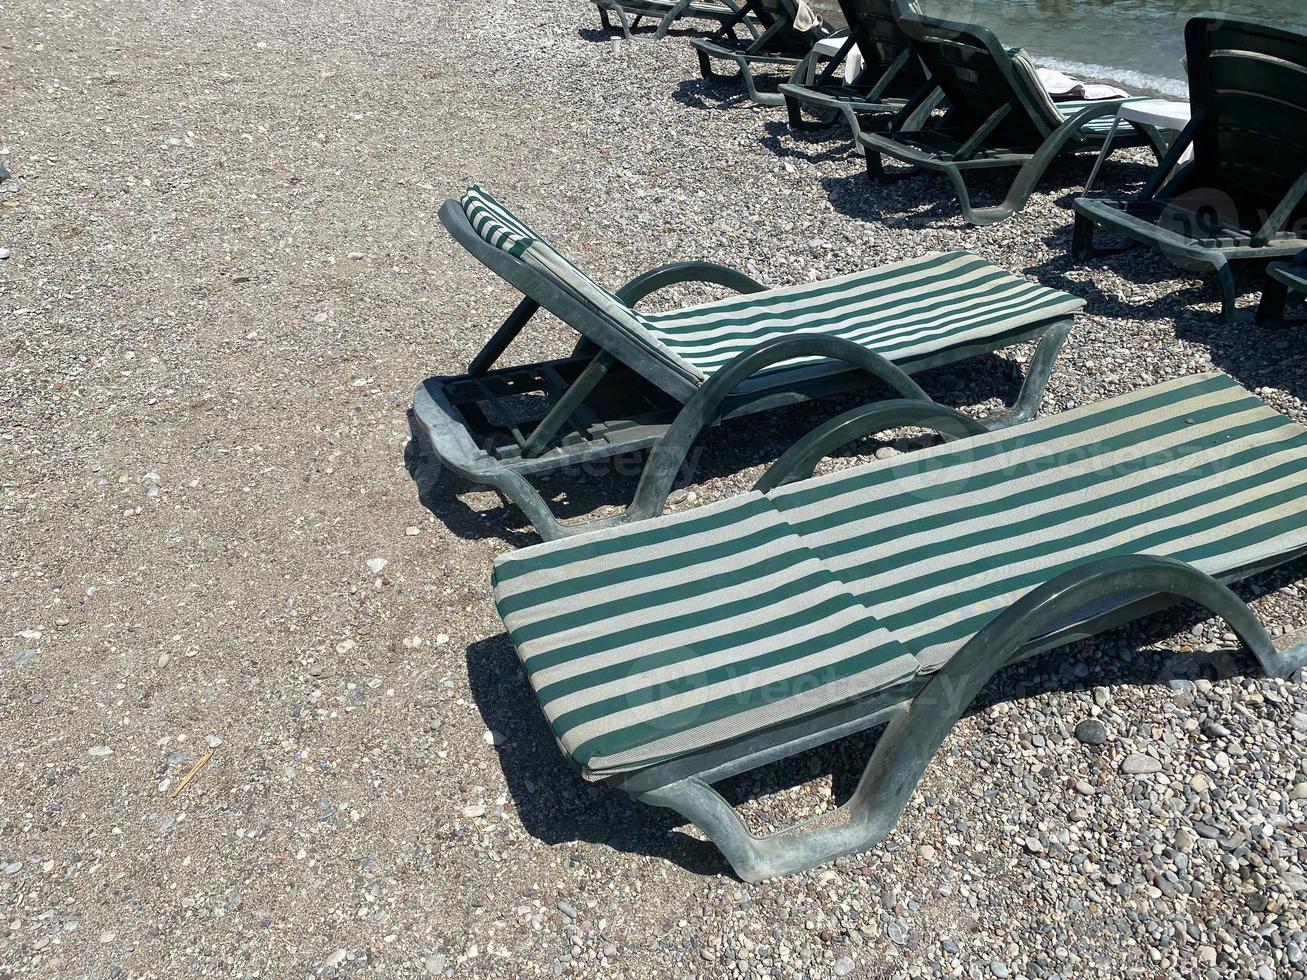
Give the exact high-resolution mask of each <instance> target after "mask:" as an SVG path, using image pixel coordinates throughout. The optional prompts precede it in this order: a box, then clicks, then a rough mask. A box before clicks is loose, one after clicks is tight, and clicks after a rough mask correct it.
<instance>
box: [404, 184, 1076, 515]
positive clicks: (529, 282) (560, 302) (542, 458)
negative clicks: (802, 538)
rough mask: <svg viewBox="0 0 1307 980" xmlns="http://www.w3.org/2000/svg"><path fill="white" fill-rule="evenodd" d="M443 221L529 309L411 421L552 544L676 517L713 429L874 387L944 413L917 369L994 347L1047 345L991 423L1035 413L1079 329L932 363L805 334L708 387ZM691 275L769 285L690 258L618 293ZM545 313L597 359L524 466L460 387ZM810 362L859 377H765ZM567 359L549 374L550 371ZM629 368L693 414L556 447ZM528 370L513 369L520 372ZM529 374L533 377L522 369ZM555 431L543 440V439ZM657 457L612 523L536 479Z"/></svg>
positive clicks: (790, 373)
mask: <svg viewBox="0 0 1307 980" xmlns="http://www.w3.org/2000/svg"><path fill="white" fill-rule="evenodd" d="M440 220H441V223H442V224H444V225H445V227H446V228H447V229H448V230H449V232H450V234H451V235H453V237H454V239H455V240H456V241H458V242H459V244H461V245H462V246H463V247H464V248H466V249H467V250H468V251H469V252H470V253H471V254H472V255H473V256H475V257H476V258H477V259H478V260H479V261H480V262H482V263H483V264H484V265H486V266H487V267H488V268H490V269H491V270H492V271H494V272H495V273H496V274H498V275H499V276H501V277H502V278H503V279H504V280H505V281H506V282H508V283H510V284H511V285H512V286H514V287H515V288H516V289H517V290H519V291H520V292H521V293H522V294H523V299H522V301H521V302H520V303H519V304H518V306H517V308H516V309H515V310H514V311H513V313H512V314H510V316H509V317H508V319H507V320H505V322H504V324H503V325H502V326H501V327H500V328H499V329H498V330H497V331H496V332H495V334H494V335H493V336H492V337H491V338H490V340H489V341H488V342H487V344H486V346H485V348H483V350H482V351H481V352H480V353H479V354H478V355H477V356H476V357H475V358H474V359H473V361H472V363H471V365H470V366H469V370H468V373H467V374H464V375H454V376H446V377H434V378H428V379H427V380H426V381H424V382H423V383H422V384H421V385H419V386H418V388H417V391H416V392H415V393H414V396H413V409H412V411H411V412H410V413H409V425H410V429H411V431H412V433H413V441H414V445H415V446H416V448H417V450H418V451H419V452H420V453H421V454H422V455H425V456H428V457H430V458H432V459H433V460H434V461H435V462H437V463H439V464H441V465H443V466H445V467H446V468H448V469H449V470H451V471H453V472H454V473H456V474H458V475H459V476H461V477H463V478H464V479H466V480H469V481H471V482H473V483H478V484H482V485H485V486H489V487H493V488H494V489H496V490H498V491H499V492H500V493H502V494H503V495H504V496H505V497H507V498H508V499H509V500H511V501H512V502H513V503H514V504H516V505H517V506H518V507H519V508H520V509H521V511H522V512H523V514H525V515H526V517H527V519H528V520H530V521H531V523H532V524H533V525H534V526H535V528H536V529H537V531H539V533H540V535H541V537H542V538H544V539H545V540H553V539H555V538H560V537H564V536H567V535H570V534H576V533H579V532H581V531H585V530H590V529H592V528H595V527H605V526H611V525H613V524H620V523H627V522H630V521H636V520H643V519H645V518H648V517H653V516H655V515H657V514H659V513H661V512H662V509H663V507H664V505H665V504H666V501H667V497H668V495H669V494H670V493H671V491H672V488H673V484H674V482H675V480H676V476H677V474H678V473H679V472H680V469H681V467H682V465H683V464H684V462H685V459H686V457H687V456H688V454H689V451H690V448H691V447H692V445H693V443H694V441H695V439H697V438H698V436H699V434H700V433H701V432H702V431H703V430H704V429H705V428H707V427H708V426H711V425H716V424H717V423H719V422H721V421H724V420H726V419H732V418H738V417H741V416H744V415H749V414H753V413H756V412H762V411H769V410H771V409H775V408H779V407H783V406H786V405H794V404H798V403H801V402H804V401H808V400H811V399H813V398H820V397H825V396H827V395H831V394H835V393H838V392H843V391H850V390H856V389H858V388H862V387H865V386H866V385H867V384H868V383H870V382H871V381H873V380H874V381H878V382H880V383H882V384H884V385H886V386H887V387H889V388H890V389H892V390H893V391H895V392H896V393H897V394H898V395H900V396H901V397H905V398H911V399H915V400H917V401H920V402H921V403H922V404H929V405H934V404H935V403H934V402H933V401H932V400H931V399H930V396H929V395H927V394H926V392H925V391H923V390H922V389H921V387H920V386H919V385H918V384H917V383H916V382H915V381H913V380H912V377H911V376H912V375H914V374H917V373H920V372H922V371H926V370H929V369H931V368H935V367H941V366H944V365H947V364H953V363H957V362H959V361H962V360H966V359H968V358H970V357H975V356H978V355H982V354H989V353H993V352H994V351H998V350H1002V349H1004V348H1007V347H1010V346H1012V345H1014V344H1018V343H1023V342H1026V341H1038V347H1037V348H1036V350H1035V353H1034V355H1033V357H1032V358H1031V360H1030V363H1029V365H1028V367H1027V369H1026V377H1025V379H1024V381H1023V383H1022V386H1021V389H1020V391H1019V392H1018V394H1017V397H1016V399H1015V401H1014V402H1013V404H1012V406H1011V407H1010V408H1008V409H1005V410H1003V411H1001V412H998V413H996V414H995V415H993V416H992V417H991V418H990V419H989V420H988V424H989V425H990V426H1001V425H1012V424H1014V423H1017V422H1023V421H1026V420H1027V419H1030V418H1032V417H1034V415H1035V413H1036V412H1037V411H1038V409H1039V404H1040V401H1041V399H1042V398H1043V393H1044V389H1045V388H1046V387H1047V384H1048V379H1049V376H1050V375H1051V374H1052V371H1053V365H1054V362H1055V361H1056V358H1057V355H1058V353H1059V352H1060V350H1061V348H1062V345H1063V344H1064V343H1065V341H1066V338H1067V335H1068V333H1069V332H1070V329H1071V325H1072V318H1071V317H1068V316H1062V317H1054V318H1050V319H1049V320H1046V321H1042V322H1039V323H1036V324H1032V325H1030V326H1025V327H1020V328H1017V329H1014V330H1012V331H1009V332H1008V333H1006V334H1003V335H1000V336H997V337H991V338H986V339H984V340H980V341H976V342H968V343H963V344H959V345H956V346H954V347H952V348H949V349H948V350H944V351H940V352H938V353H935V354H931V355H928V356H924V357H918V358H914V359H911V360H906V361H903V362H899V363H893V362H891V361H889V360H888V359H886V358H884V357H882V356H881V355H879V354H876V353H874V352H872V351H869V350H867V349H866V348H865V347H862V346H861V345H859V344H855V343H853V342H851V341H847V340H843V339H841V338H838V337H831V336H827V335H822V334H796V335H794V336H791V337H784V338H780V339H777V340H773V341H771V342H769V343H766V344H761V345H759V346H758V347H756V348H753V349H752V350H749V351H746V352H743V353H741V354H740V355H739V356H738V357H737V358H736V359H735V360H734V361H732V362H730V363H729V364H728V365H726V366H725V367H723V368H721V369H720V370H718V371H717V372H715V373H714V374H713V376H712V377H711V378H709V379H708V381H706V382H704V383H702V384H696V383H695V382H694V381H692V380H691V379H689V378H686V377H685V376H684V375H682V374H681V373H679V372H677V371H675V370H674V369H673V368H671V367H670V366H669V365H668V364H667V363H666V362H665V361H663V360H660V359H659V358H658V357H656V356H655V355H654V354H652V353H651V352H650V351H649V350H648V349H647V348H645V347H643V346H641V345H640V344H638V343H636V342H634V341H632V340H631V339H630V337H629V336H627V335H626V334H625V333H624V332H623V331H622V330H621V329H620V328H619V327H618V326H617V325H616V324H615V323H614V322H612V321H611V320H609V319H608V318H607V317H606V316H605V315H604V314H603V313H602V312H601V311H599V310H598V309H596V308H595V307H593V306H591V305H590V304H588V303H586V302H584V301H583V300H582V299H581V298H580V297H578V296H576V295H574V294H573V293H571V292H570V291H568V290H567V289H566V288H565V287H564V286H563V285H562V284H561V283H560V282H558V281H556V280H553V279H551V278H549V277H547V276H546V275H545V274H544V273H542V272H540V271H538V270H536V269H535V268H533V267H531V266H529V265H527V264H526V263H525V262H523V261H522V260H521V259H518V258H516V257H514V256H512V255H510V254H509V253H507V252H505V251H503V250H502V249H498V248H494V247H493V246H491V245H489V244H487V243H486V242H485V241H483V240H482V239H481V238H480V236H478V235H477V233H476V231H475V230H474V229H473V228H472V226H471V225H470V224H469V223H468V220H467V217H466V215H465V214H464V213H463V209H462V208H461V207H460V205H459V203H458V202H457V201H453V200H450V201H446V202H445V203H444V205H443V206H442V207H441V209H440ZM685 281H698V282H708V283H715V284H719V285H723V286H726V287H728V288H732V289H736V290H738V291H740V292H742V293H748V292H755V291H758V290H761V289H762V288H763V287H762V286H761V285H759V284H758V283H757V282H755V281H754V280H753V279H751V278H750V277H748V276H746V275H744V274H743V273H741V272H738V271H736V270H733V269H728V268H726V267H724V266H719V265H715V264H713V263H706V262H682V263H675V264H672V265H668V266H662V267H660V268H658V269H654V270H651V271H649V272H647V273H645V274H643V275H641V276H637V277H636V278H635V279H633V280H631V281H630V282H629V283H627V284H626V286H624V287H623V288H622V289H621V290H619V291H618V296H619V298H621V299H622V300H623V301H624V302H627V303H635V302H637V301H638V300H640V299H643V298H644V297H645V296H647V295H649V294H650V293H652V292H654V291H656V290H658V289H661V288H663V287H665V286H667V285H670V284H672V283H678V282H685ZM539 309H545V310H548V311H549V312H550V313H552V314H554V315H555V316H556V317H558V318H559V319H560V320H562V321H563V322H564V323H567V324H569V325H571V326H572V327H574V328H575V329H576V330H577V331H578V332H579V333H580V334H581V335H582V341H581V344H580V345H579V346H578V354H577V359H578V360H574V361H572V363H573V366H574V367H576V366H579V363H580V362H582V361H583V362H584V368H583V370H581V372H580V374H579V375H578V377H577V380H576V382H575V384H573V386H572V387H571V388H569V389H568V390H567V391H565V392H563V393H562V394H561V395H560V396H559V397H558V398H557V399H556V400H555V401H554V402H553V403H552V407H551V408H550V410H549V412H548V413H547V414H546V416H545V418H544V419H543V420H542V421H541V422H540V423H539V424H538V425H537V427H536V430H535V431H533V432H532V433H531V435H530V436H526V437H524V439H523V445H522V451H521V452H520V454H519V455H518V456H517V457H516V458H503V457H501V456H497V455H495V454H493V453H491V452H489V451H487V449H486V448H485V447H482V446H479V445H477V444H476V441H475V440H474V439H473V437H472V435H471V427H470V426H469V424H468V421H467V419H465V418H463V416H462V415H461V414H460V412H459V411H458V410H457V408H456V407H455V404H454V399H453V398H452V397H451V396H450V394H449V392H450V390H451V387H452V386H456V385H460V384H464V383H467V382H468V381H469V380H476V379H489V378H493V377H494V376H495V374H496V372H494V371H492V370H491V368H492V366H493V364H494V362H495V361H496V360H497V359H498V358H499V357H500V356H501V355H502V354H503V353H504V351H505V349H506V348H507V347H508V345H509V343H511V342H512V340H513V338H514V337H516V336H517V334H518V333H519V332H520V331H521V330H522V328H523V327H524V326H525V325H526V324H527V322H529V320H530V318H531V316H533V315H534V314H535V313H536V311H538V310H539ZM807 356H821V357H826V358H829V359H830V360H832V361H838V362H842V363H844V364H847V365H848V369H847V370H842V371H839V372H836V373H829V374H822V375H818V376H815V377H814V376H813V375H812V373H811V371H810V370H807V369H805V368H803V367H799V368H797V369H793V370H778V371H773V372H771V373H769V374H767V375H766V377H765V379H763V380H761V381H759V380H757V379H755V377H754V376H755V375H757V374H758V373H759V372H761V371H763V370H765V369H766V368H769V367H771V366H773V365H775V364H779V363H783V362H785V361H788V360H792V359H794V358H799V357H807ZM562 363H563V362H549V363H546V364H543V365H536V366H535V367H538V368H541V369H549V368H551V367H553V366H557V365H561V364H562ZM616 364H620V365H625V366H626V367H628V368H630V369H631V370H633V371H634V372H635V373H636V374H637V375H638V376H639V377H640V378H641V379H644V380H645V381H647V382H648V383H650V384H652V385H654V386H656V388H657V389H658V390H660V391H661V392H662V393H663V394H664V395H666V396H667V398H668V400H669V401H670V402H672V403H674V404H679V408H676V409H674V410H673V411H671V412H668V413H664V414H662V415H658V416H653V417H651V416H649V415H648V414H647V413H646V414H643V415H641V416H640V417H638V418H636V417H634V416H633V417H631V418H628V419H623V420H608V422H609V423H616V422H621V423H627V422H629V423H631V424H629V425H627V424H621V425H618V424H608V425H606V426H604V427H603V435H602V436H601V437H599V438H580V436H581V430H582V429H584V426H579V427H577V433H576V435H577V438H575V439H573V440H572V441H571V442H567V441H564V442H561V443H554V442H553V437H554V435H555V434H556V433H558V432H559V431H562V429H563V428H564V427H565V426H567V425H569V424H574V417H575V416H576V415H577V414H578V413H579V412H580V411H581V410H582V409H583V408H584V400H585V396H586V395H587V394H588V393H589V392H590V391H591V390H593V386H594V385H595V384H597V383H599V382H600V381H601V380H602V379H603V377H604V376H605V375H606V374H607V373H608V372H609V371H610V370H613V368H614V365H616ZM512 370H515V369H505V371H506V372H507V371H512ZM516 370H520V369H516ZM541 433H543V435H541ZM646 449H647V450H650V452H649V456H648V459H647V461H646V462H645V465H644V469H643V470H642V473H641V477H640V481H639V483H638V485H637V488H636V492H635V497H634V499H633V501H632V503H631V505H630V506H629V507H627V508H626V509H625V510H624V511H622V512H621V513H620V514H618V515H616V516H612V517H605V518H599V519H596V520H592V521H589V522H585V523H578V524H568V525H563V524H561V523H559V521H558V520H557V518H555V516H554V515H553V513H552V511H551V510H550V507H549V505H548V503H547V502H546V501H545V499H544V498H543V496H542V495H541V494H540V492H539V491H538V490H537V489H536V488H535V487H534V486H533V485H532V484H531V483H530V481H529V480H528V479H527V478H528V477H531V476H540V475H542V474H545V473H549V472H553V471H557V470H561V469H566V468H569V467H573V466H576V465H579V464H582V463H589V462H593V461H595V460H599V459H605V458H608V457H612V456H617V455H621V454H624V453H631V452H636V451H639V450H646Z"/></svg>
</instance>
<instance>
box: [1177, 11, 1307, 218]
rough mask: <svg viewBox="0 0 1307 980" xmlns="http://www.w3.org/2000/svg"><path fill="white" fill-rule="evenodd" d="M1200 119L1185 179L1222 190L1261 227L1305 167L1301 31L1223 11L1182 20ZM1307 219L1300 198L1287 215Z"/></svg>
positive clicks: (1305, 46)
mask: <svg viewBox="0 0 1307 980" xmlns="http://www.w3.org/2000/svg"><path fill="white" fill-rule="evenodd" d="M1185 46H1186V49H1187V51H1188V55H1189V97H1190V101H1191V103H1192V105H1193V110H1194V114H1195V116H1196V117H1197V118H1198V119H1199V122H1198V123H1197V126H1198V128H1197V130H1196V131H1195V136H1194V164H1193V169H1192V172H1191V175H1190V178H1189V181H1188V183H1189V186H1190V187H1195V188H1204V189H1210V190H1215V191H1219V192H1220V193H1222V194H1225V195H1228V196H1229V198H1230V199H1231V200H1232V201H1233V202H1234V205H1235V207H1236V208H1237V209H1238V211H1239V219H1240V224H1241V225H1242V226H1243V227H1245V228H1256V227H1259V226H1260V225H1261V224H1262V222H1264V221H1265V220H1266V218H1267V217H1268V216H1269V214H1270V212H1271V211H1272V210H1273V209H1274V208H1275V206H1276V205H1277V204H1278V203H1279V202H1280V199H1281V198H1282V197H1283V196H1284V195H1285V193H1286V192H1287V191H1288V190H1289V188H1290V187H1291V186H1292V185H1293V183H1294V181H1296V180H1298V178H1299V177H1301V176H1302V175H1303V174H1304V173H1305V172H1307V33H1304V32H1301V31H1292V30H1286V29H1284V28H1280V27H1272V26H1270V25H1269V24H1261V23H1257V22H1254V21H1246V20H1234V19H1231V18H1226V17H1221V16H1215V15H1211V16H1204V17H1195V18H1193V19H1192V20H1190V21H1189V23H1188V25H1187V26H1186V27H1185ZM1302 221H1307V203H1299V205H1298V206H1297V209H1296V210H1295V211H1294V212H1293V214H1292V215H1291V216H1290V219H1289V223H1290V224H1295V223H1297V222H1302Z"/></svg>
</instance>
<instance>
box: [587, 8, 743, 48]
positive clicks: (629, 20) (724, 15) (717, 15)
mask: <svg viewBox="0 0 1307 980" xmlns="http://www.w3.org/2000/svg"><path fill="white" fill-rule="evenodd" d="M595 6H596V7H598V8H599V23H600V24H601V25H603V29H604V30H606V31H611V30H613V23H612V21H611V20H610V15H611V16H612V17H616V18H617V26H618V27H620V28H621V31H622V34H624V35H625V36H626V39H627V40H628V41H636V40H642V39H644V38H648V39H649V40H654V41H657V40H660V39H661V38H663V37H664V36H666V34H667V32H668V30H670V29H671V27H672V25H673V24H675V23H676V22H677V21H679V20H682V19H686V18H689V19H693V20H715V21H717V22H718V23H720V24H721V25H723V26H726V25H730V26H732V27H743V28H744V29H745V30H746V31H748V32H749V35H750V36H751V37H757V36H758V27H757V25H756V23H755V22H754V20H753V18H751V17H741V16H740V5H739V4H738V3H736V2H735V0H676V2H674V3H672V2H669V0H661V2H660V0H595ZM645 18H650V19H656V20H657V21H658V24H657V26H656V27H655V28H654V29H653V30H652V31H650V32H644V33H638V32H639V31H640V22H641V21H642V20H644V19H645Z"/></svg>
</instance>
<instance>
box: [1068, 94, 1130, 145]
mask: <svg viewBox="0 0 1307 980" xmlns="http://www.w3.org/2000/svg"><path fill="white" fill-rule="evenodd" d="M1129 101H1130V100H1129V99H1101V100H1099V101H1097V102H1085V101H1081V100H1078V99H1073V100H1071V101H1069V102H1054V103H1053V107H1054V108H1055V109H1057V114H1058V116H1059V117H1060V118H1061V119H1062V121H1063V122H1065V121H1066V120H1068V119H1070V118H1072V117H1073V116H1075V115H1076V114H1077V113H1079V112H1081V111H1083V110H1085V109H1088V108H1089V107H1091V106H1100V105H1103V104H1105V103H1106V104H1108V105H1113V106H1116V107H1118V108H1120V106H1121V104H1122V103H1123V102H1129ZM1114 125H1116V114H1115V113H1109V114H1108V115H1105V116H1099V117H1098V118H1097V119H1091V120H1089V122H1087V123H1085V124H1084V125H1083V126H1081V127H1080V131H1081V132H1082V133H1094V134H1097V135H1099V136H1106V135H1107V134H1108V133H1110V132H1111V131H1112V127H1113V126H1114ZM1125 129H1126V130H1128V129H1130V127H1129V125H1127V126H1126V127H1125ZM1124 131H1125V130H1122V132H1124Z"/></svg>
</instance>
